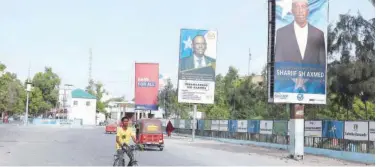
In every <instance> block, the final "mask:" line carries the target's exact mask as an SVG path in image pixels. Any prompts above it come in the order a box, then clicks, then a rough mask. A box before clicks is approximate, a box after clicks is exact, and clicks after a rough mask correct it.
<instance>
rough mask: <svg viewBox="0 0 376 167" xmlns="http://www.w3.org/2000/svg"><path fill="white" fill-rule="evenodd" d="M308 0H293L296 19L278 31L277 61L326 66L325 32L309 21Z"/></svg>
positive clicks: (293, 11)
mask: <svg viewBox="0 0 376 167" xmlns="http://www.w3.org/2000/svg"><path fill="white" fill-rule="evenodd" d="M308 7H309V6H308V0H293V1H292V8H291V11H292V14H293V16H294V21H293V22H292V23H290V24H288V25H286V26H284V27H281V28H279V29H278V30H277V32H276V42H275V62H295V63H303V64H319V65H322V66H326V50H325V38H324V33H323V32H322V31H321V30H320V29H318V28H316V27H314V26H313V25H311V24H310V23H309V22H308V15H309V8H308Z"/></svg>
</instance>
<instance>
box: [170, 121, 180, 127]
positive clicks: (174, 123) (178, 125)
mask: <svg viewBox="0 0 376 167" xmlns="http://www.w3.org/2000/svg"><path fill="white" fill-rule="evenodd" d="M171 123H173V124H172V125H174V127H175V128H180V120H179V119H174V121H172V122H171Z"/></svg>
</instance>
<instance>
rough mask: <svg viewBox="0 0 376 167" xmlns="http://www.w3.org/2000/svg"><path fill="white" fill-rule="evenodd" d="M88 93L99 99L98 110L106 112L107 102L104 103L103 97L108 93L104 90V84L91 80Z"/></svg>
mask: <svg viewBox="0 0 376 167" xmlns="http://www.w3.org/2000/svg"><path fill="white" fill-rule="evenodd" d="M86 92H88V93H90V94H92V95H94V96H95V97H96V98H97V99H96V100H97V102H96V110H97V111H99V112H102V113H104V112H106V110H105V109H106V104H107V103H106V102H103V101H102V98H103V95H104V94H105V93H106V90H105V89H104V88H103V84H102V83H101V82H100V81H97V82H94V80H90V81H89V84H88V86H87V87H86Z"/></svg>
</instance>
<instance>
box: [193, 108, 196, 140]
mask: <svg viewBox="0 0 376 167" xmlns="http://www.w3.org/2000/svg"><path fill="white" fill-rule="evenodd" d="M196 113H197V105H196V104H194V105H193V114H192V115H193V116H192V119H193V121H192V142H194V141H195V134H196V133H195V132H196V126H195V124H196Z"/></svg>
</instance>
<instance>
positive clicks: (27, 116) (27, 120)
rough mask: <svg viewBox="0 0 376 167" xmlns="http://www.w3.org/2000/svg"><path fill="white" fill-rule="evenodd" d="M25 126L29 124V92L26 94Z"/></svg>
mask: <svg viewBox="0 0 376 167" xmlns="http://www.w3.org/2000/svg"><path fill="white" fill-rule="evenodd" d="M24 123H25V125H28V123H29V91H27V93H26V112H25V122H24Z"/></svg>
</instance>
